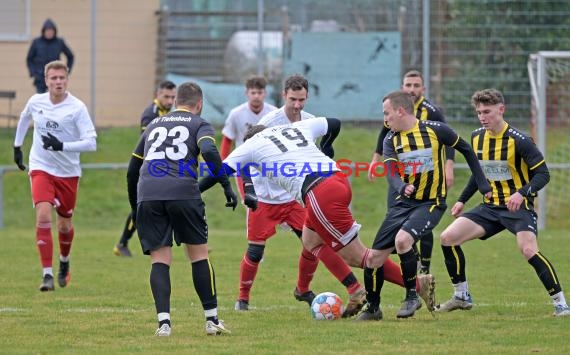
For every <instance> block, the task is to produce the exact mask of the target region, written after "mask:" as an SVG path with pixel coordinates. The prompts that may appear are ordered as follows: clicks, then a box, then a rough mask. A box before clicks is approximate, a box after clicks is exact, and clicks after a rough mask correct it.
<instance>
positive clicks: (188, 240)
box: [136, 199, 208, 255]
mask: <svg viewBox="0 0 570 355" xmlns="http://www.w3.org/2000/svg"><path fill="white" fill-rule="evenodd" d="M136 224H137V232H138V235H139V239H140V241H141V247H142V250H143V253H145V254H147V255H148V254H150V252H151V251H153V250H157V249H159V248H161V247H165V246H170V247H171V246H172V241H173V239H174V241H175V242H176V245H180V244H181V243H184V244H206V243H207V242H208V225H207V223H206V210H205V206H204V202H203V201H202V200H201V199H195V200H173V201H143V202H141V203H139V205H138V208H137V218H136Z"/></svg>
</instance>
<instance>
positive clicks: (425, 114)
mask: <svg viewBox="0 0 570 355" xmlns="http://www.w3.org/2000/svg"><path fill="white" fill-rule="evenodd" d="M414 115H415V116H416V118H417V119H418V120H420V121H437V122H444V123H445V117H444V116H443V113H442V112H441V110H440V109H439V108H437V107H436V106H435V105H434V104H432V103H431V102H429V101H428V100H427V99H426V98H425V97H423V96H422V97H421V98H420V99H419V100H418V101H417V102H415V103H414ZM389 131H390V128H388V126H386V123H385V122H384V126H383V127H382V129H381V131H380V134H379V136H378V142H377V144H376V153H378V154H380V155H382V153H383V142H384V138H386V135H387V134H388V132H389ZM445 152H446V155H447V158H446V159H449V160H455V150H454V149H446V150H445Z"/></svg>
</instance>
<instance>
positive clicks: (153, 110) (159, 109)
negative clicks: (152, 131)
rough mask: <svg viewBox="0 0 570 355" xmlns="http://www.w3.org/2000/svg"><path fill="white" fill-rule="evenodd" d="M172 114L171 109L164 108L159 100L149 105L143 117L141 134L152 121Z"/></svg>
mask: <svg viewBox="0 0 570 355" xmlns="http://www.w3.org/2000/svg"><path fill="white" fill-rule="evenodd" d="M169 112H170V109H168V108H165V107H163V106H162V105H161V104H160V102H159V101H158V100H157V99H154V100H153V101H152V104H150V105H148V106H147V107H146V108H145V109H144V111H143V113H142V115H141V132H142V131H144V130H145V129H146V126H148V125H149V124H150V122H151V121H152V120H154V119H155V118H157V117H161V116H164V115H166V114H167V113H169Z"/></svg>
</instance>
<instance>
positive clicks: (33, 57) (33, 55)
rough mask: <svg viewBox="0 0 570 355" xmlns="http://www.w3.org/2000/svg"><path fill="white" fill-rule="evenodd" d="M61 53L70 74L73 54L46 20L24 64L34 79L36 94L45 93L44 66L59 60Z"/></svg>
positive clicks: (48, 20) (49, 20) (52, 23)
mask: <svg viewBox="0 0 570 355" xmlns="http://www.w3.org/2000/svg"><path fill="white" fill-rule="evenodd" d="M61 53H63V54H65V57H66V58H67V67H68V68H69V71H70V72H71V68H72V67H73V58H74V57H73V52H72V51H71V49H69V47H68V46H67V45H66V44H65V41H64V40H63V38H60V37H57V27H56V26H55V22H53V21H52V20H51V19H49V18H48V19H47V20H46V21H45V22H44V25H43V26H42V35H41V36H39V37H37V38H35V39H34V40H33V42H32V45H31V46H30V49H29V50H28V56H27V57H26V63H27V65H28V71H29V72H30V77H31V78H34V86H35V87H36V90H37V92H38V94H43V93H44V92H46V91H47V86H46V82H45V76H44V68H45V65H46V64H47V63H49V62H52V61H54V60H59V59H60V55H61Z"/></svg>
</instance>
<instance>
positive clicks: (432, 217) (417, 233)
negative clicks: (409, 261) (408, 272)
mask: <svg viewBox="0 0 570 355" xmlns="http://www.w3.org/2000/svg"><path fill="white" fill-rule="evenodd" d="M446 209H447V205H446V204H445V201H439V203H436V201H435V200H433V201H429V202H428V201H426V202H415V201H409V200H407V199H402V200H401V199H398V200H396V203H395V204H394V205H393V207H391V208H390V210H389V211H388V213H387V214H386V218H385V219H384V222H382V225H381V226H380V229H378V232H377V233H376V238H374V243H372V249H376V250H383V249H390V248H393V247H394V246H395V240H396V234H398V231H399V230H400V229H402V230H404V231H406V232H408V233H410V234H411V235H412V237H413V238H414V241H415V242H417V241H418V240H420V239H421V237H422V236H424V235H426V234H427V233H429V232H431V231H432V230H433V229H434V228H435V226H437V224H438V223H439V221H440V220H441V217H442V216H443V213H444V212H445V210H446Z"/></svg>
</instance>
